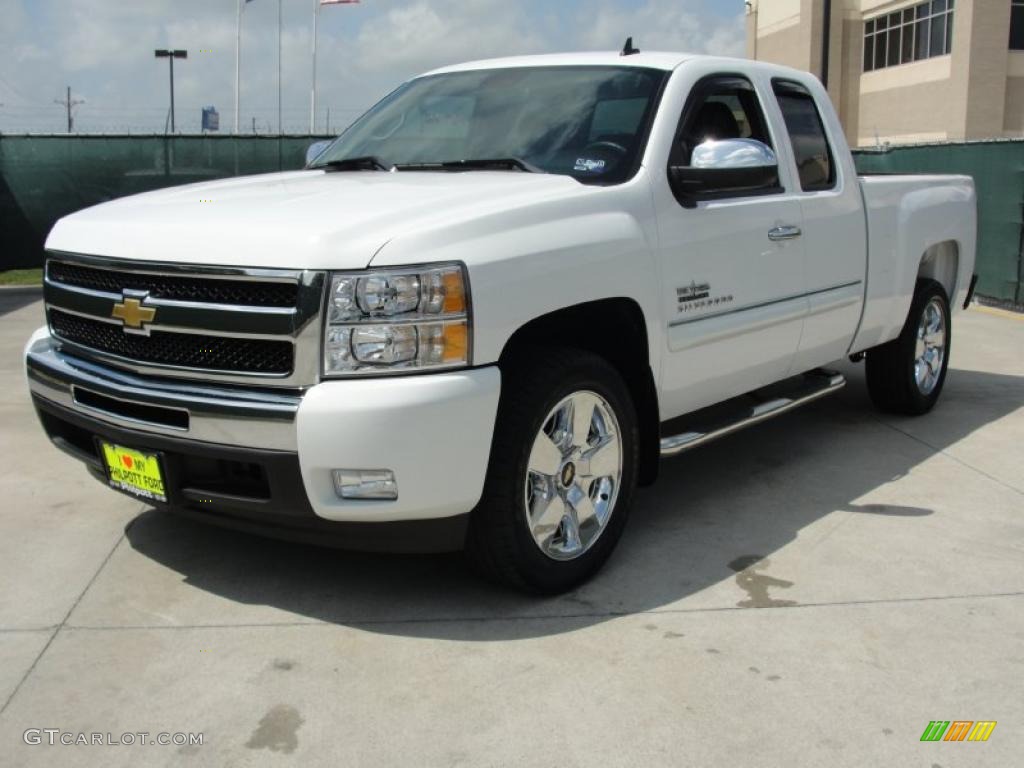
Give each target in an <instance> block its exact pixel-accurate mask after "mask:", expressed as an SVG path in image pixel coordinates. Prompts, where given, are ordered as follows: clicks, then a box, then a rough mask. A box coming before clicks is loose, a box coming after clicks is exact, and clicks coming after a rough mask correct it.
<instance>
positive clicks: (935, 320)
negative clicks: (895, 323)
mask: <svg viewBox="0 0 1024 768" xmlns="http://www.w3.org/2000/svg"><path fill="white" fill-rule="evenodd" d="M951 331H952V328H951V325H950V311H949V299H948V297H947V296H946V291H945V290H944V289H943V287H942V285H941V284H940V283H938V282H936V281H935V280H930V279H921V280H918V281H917V287H916V290H915V291H914V298H913V301H912V302H911V305H910V312H909V314H908V315H907V321H906V323H905V324H904V326H903V330H902V332H901V333H900V335H899V337H898V338H896V339H893V340H892V341H890V342H888V343H887V344H883V345H882V346H880V347H875V348H874V349H871V350H869V351H868V353H867V371H866V373H867V383H868V393H869V394H870V395H871V399H872V401H873V402H874V403H875V405H876V406H877V407H878V408H879V409H881V410H883V411H887V412H889V413H902V414H906V415H910V416H917V415H920V414H923V413H927V412H928V411H930V410H931V409H932V408H933V407H934V406H935V403H936V401H938V399H939V395H940V393H941V392H942V386H943V384H944V383H945V381H946V371H947V369H948V367H949V348H950V340H951Z"/></svg>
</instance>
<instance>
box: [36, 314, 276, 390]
mask: <svg viewBox="0 0 1024 768" xmlns="http://www.w3.org/2000/svg"><path fill="white" fill-rule="evenodd" d="M50 328H51V329H52V330H53V332H54V333H55V334H56V335H57V336H58V337H60V338H62V339H64V340H65V341H70V342H73V343H75V344H81V345H82V346H84V347H89V348H90V349H96V350H99V351H101V352H108V353H110V354H112V355H119V356H121V357H125V358H128V359H130V360H135V361H138V362H142V363H156V364H158V365H173V366H180V367H185V368H202V369H205V370H217V371H231V372H237V373H267V374H288V373H291V370H292V364H293V360H292V358H293V355H294V348H293V347H292V344H291V342H288V341H267V340H265V339H237V338H223V337H213V336H200V335H194V334H190V333H168V332H166V331H153V332H152V333H151V334H150V335H149V336H141V335H139V334H130V333H125V332H124V330H122V328H121V327H120V326H118V325H114V324H112V323H104V322H100V321H99V320H90V319H88V318H84V317H79V316H78V315H71V314H68V313H67V312H61V311H60V310H59V309H51V310H50Z"/></svg>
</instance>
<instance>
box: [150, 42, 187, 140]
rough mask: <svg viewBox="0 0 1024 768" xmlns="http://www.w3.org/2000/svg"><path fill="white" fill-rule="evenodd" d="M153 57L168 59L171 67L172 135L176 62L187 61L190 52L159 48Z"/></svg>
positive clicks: (172, 130) (172, 131)
mask: <svg viewBox="0 0 1024 768" xmlns="http://www.w3.org/2000/svg"><path fill="white" fill-rule="evenodd" d="M153 55H154V56H156V57H157V58H158V59H167V61H168V62H170V65H171V133H174V132H175V130H174V60H175V59H187V58H188V51H183V50H180V49H174V50H171V49H168V48H158V49H157V50H155V51H153Z"/></svg>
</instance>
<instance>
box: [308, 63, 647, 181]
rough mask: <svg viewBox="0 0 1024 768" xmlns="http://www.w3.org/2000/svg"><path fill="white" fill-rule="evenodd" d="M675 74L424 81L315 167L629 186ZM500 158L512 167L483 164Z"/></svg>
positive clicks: (530, 71) (496, 73) (555, 73)
mask: <svg viewBox="0 0 1024 768" xmlns="http://www.w3.org/2000/svg"><path fill="white" fill-rule="evenodd" d="M666 75H667V73H665V72H663V71H660V70H649V69H640V68H636V67H529V68H516V69H490V70H476V71H470V72H452V73H448V74H441V75H432V76H429V77H423V78H419V79H416V80H412V81H410V82H408V83H406V84H405V85H403V86H402V87H400V88H399V89H398V90H396V91H395V92H394V93H392V94H390V95H389V96H388V97H386V98H385V99H384V100H383V101H381V102H380V103H378V104H377V105H376V106H375V107H373V108H372V109H371V110H370V111H369V112H367V113H366V114H365V115H363V117H361V118H360V119H359V120H357V121H356V122H355V123H353V124H352V126H351V127H349V128H348V130H346V131H345V133H344V134H342V136H341V137H340V138H339V139H338V140H337V141H335V143H334V144H333V145H332V146H331V147H329V148H328V149H327V150H326V151H325V152H323V153H322V154H321V155H320V156H319V157H318V158H316V160H315V162H314V163H313V164H312V166H311V167H314V168H317V167H323V166H329V165H330V164H332V163H334V164H335V166H336V167H344V166H345V163H343V162H342V161H345V160H349V161H351V160H356V159H361V160H362V162H363V163H364V167H365V162H366V160H367V159H368V158H369V159H372V160H373V161H374V162H376V161H379V163H380V164H381V165H383V166H385V167H387V168H391V167H397V168H398V170H400V171H401V170H417V168H416V167H415V166H423V165H424V164H427V165H428V166H433V168H429V169H431V170H433V169H438V165H437V164H448V167H445V168H441V170H472V169H486V170H494V169H507V170H515V169H518V170H533V171H542V172H545V173H557V174H564V175H567V176H573V177H574V178H577V179H579V180H580V181H584V182H596V183H602V184H608V183H617V182H621V181H624V180H626V179H627V178H629V177H630V176H632V175H633V174H634V173H635V172H636V168H637V166H638V165H639V159H640V152H642V150H643V147H644V144H645V142H646V139H647V131H648V128H649V124H650V121H651V117H652V116H653V114H654V110H655V108H656V107H657V100H658V97H659V95H660V93H661V86H662V83H663V82H664V80H665V77H666ZM495 160H499V161H503V163H504V164H502V163H490V164H488V163H486V162H482V161H495ZM509 161H516V162H509ZM455 164H459V165H455ZM474 164H475V165H474ZM403 166H406V167H403ZM408 166H412V167H408ZM453 166H454V167H453ZM420 169H422V168H420Z"/></svg>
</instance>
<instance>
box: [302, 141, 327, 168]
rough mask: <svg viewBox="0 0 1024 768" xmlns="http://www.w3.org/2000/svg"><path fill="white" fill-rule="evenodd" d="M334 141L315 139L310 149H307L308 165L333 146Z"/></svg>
mask: <svg viewBox="0 0 1024 768" xmlns="http://www.w3.org/2000/svg"><path fill="white" fill-rule="evenodd" d="M332 143H333V142H330V141H314V142H313V143H312V144H310V145H309V149H307V150H306V165H309V164H310V163H312V162H313V161H314V160H316V159H317V157H319V156H320V153H321V152H323V151H324V150H325V149H327V148H328V147H329V146H331V144H332Z"/></svg>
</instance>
